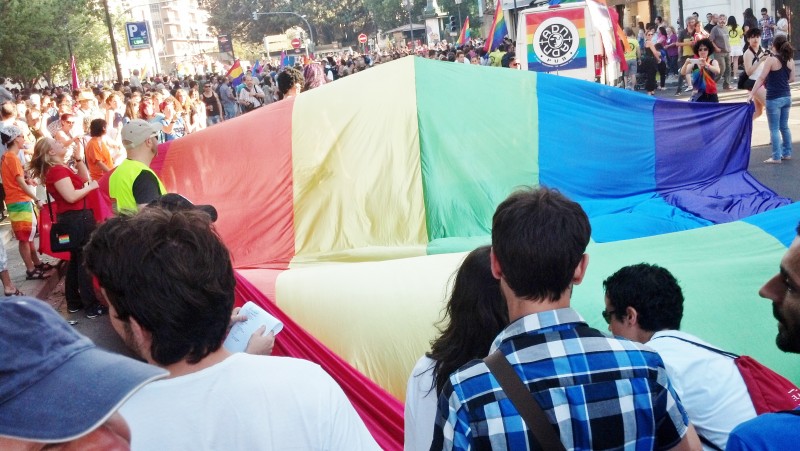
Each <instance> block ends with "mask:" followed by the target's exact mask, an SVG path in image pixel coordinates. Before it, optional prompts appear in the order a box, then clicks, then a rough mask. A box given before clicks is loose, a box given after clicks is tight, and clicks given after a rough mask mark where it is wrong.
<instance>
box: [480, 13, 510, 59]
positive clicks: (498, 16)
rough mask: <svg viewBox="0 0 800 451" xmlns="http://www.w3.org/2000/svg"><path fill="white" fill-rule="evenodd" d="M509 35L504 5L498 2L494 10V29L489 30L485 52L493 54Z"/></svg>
mask: <svg viewBox="0 0 800 451" xmlns="http://www.w3.org/2000/svg"><path fill="white" fill-rule="evenodd" d="M506 35H508V27H507V26H506V19H505V17H504V16H503V3H502V1H501V0H497V6H496V7H495V9H494V20H492V28H490V29H489V36H488V37H487V38H486V46H485V47H484V50H486V51H487V52H491V51H492V50H494V49H496V48H497V47H498V46H500V43H501V42H503V38H504V37H506Z"/></svg>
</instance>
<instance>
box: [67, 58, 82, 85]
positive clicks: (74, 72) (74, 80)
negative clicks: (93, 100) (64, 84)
mask: <svg viewBox="0 0 800 451" xmlns="http://www.w3.org/2000/svg"><path fill="white" fill-rule="evenodd" d="M69 71H70V73H71V74H72V89H73V90H76V89H81V82H80V80H78V67H77V66H76V65H75V55H72V58H71V59H70V62H69Z"/></svg>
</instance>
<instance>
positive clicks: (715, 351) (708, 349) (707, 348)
mask: <svg viewBox="0 0 800 451" xmlns="http://www.w3.org/2000/svg"><path fill="white" fill-rule="evenodd" d="M659 338H674V339H676V340H680V341H685V342H686V343H691V344H693V345H695V346H697V347H700V348H703V349H705V350H707V351H711V352H714V353H716V354H720V355H724V356H725V357H730V358H732V359H735V358H738V357H739V355H738V354H734V353H732V352H728V351H723V350H722V349H717V348H714V347H712V346H707V345H704V344H701V343H697V342H695V341H692V340H687V339H685V338H681V337H676V336H674V335H661V336H659V337H656V338H653V340H657V339H659Z"/></svg>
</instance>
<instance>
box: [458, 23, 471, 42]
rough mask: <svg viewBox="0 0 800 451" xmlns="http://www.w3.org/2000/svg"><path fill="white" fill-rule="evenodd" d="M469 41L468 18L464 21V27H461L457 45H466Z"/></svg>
mask: <svg viewBox="0 0 800 451" xmlns="http://www.w3.org/2000/svg"><path fill="white" fill-rule="evenodd" d="M467 41H469V16H467V19H466V20H464V25H463V26H462V27H461V34H459V35H458V41H456V44H457V45H466V44H467Z"/></svg>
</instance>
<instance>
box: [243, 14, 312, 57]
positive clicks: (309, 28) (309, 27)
mask: <svg viewBox="0 0 800 451" xmlns="http://www.w3.org/2000/svg"><path fill="white" fill-rule="evenodd" d="M281 14H289V15H291V16H296V17H298V18H300V20H302V21H303V22H305V23H306V28H308V39H309V40H310V41H311V45H314V32H313V31H311V25H310V24H309V23H308V21H307V20H306V17H305V16H301V15H300V14H297V13H296V12H292V11H273V12H268V13H259V12H254V13H253V20H258V16H273V15H281ZM308 47H309V46H306V56H308Z"/></svg>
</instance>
